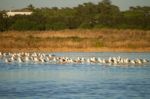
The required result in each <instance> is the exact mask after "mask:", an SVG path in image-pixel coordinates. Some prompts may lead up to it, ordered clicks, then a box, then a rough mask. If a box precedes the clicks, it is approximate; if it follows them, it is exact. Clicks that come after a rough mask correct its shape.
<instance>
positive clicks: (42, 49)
mask: <svg viewBox="0 0 150 99" xmlns="http://www.w3.org/2000/svg"><path fill="white" fill-rule="evenodd" d="M0 52H150V48H136V49H131V48H80V49H78V48H20V49H18V48H11V49H10V48H5V49H0Z"/></svg>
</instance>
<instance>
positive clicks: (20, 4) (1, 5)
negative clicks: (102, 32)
mask: <svg viewBox="0 0 150 99" xmlns="http://www.w3.org/2000/svg"><path fill="white" fill-rule="evenodd" d="M100 1H101V0H0V10H12V9H20V8H25V7H27V6H28V5H29V4H32V5H33V6H35V7H36V8H41V7H49V8H51V7H75V6H78V5H79V4H82V3H85V2H93V3H98V2H100ZM111 2H112V4H114V5H117V6H119V8H120V9H121V10H127V9H128V8H129V7H130V6H150V0H111Z"/></svg>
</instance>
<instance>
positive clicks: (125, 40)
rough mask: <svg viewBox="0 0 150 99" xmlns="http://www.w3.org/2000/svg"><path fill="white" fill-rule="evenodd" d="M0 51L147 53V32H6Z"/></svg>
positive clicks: (149, 43)
mask: <svg viewBox="0 0 150 99" xmlns="http://www.w3.org/2000/svg"><path fill="white" fill-rule="evenodd" d="M0 51H46V52H47V51H95V52H97V51H148V52H149V51H150V31H143V30H118V29H93V30H62V31H22V32H18V31H8V32H1V33H0Z"/></svg>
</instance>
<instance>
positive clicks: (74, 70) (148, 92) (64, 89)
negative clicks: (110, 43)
mask: <svg viewBox="0 0 150 99" xmlns="http://www.w3.org/2000/svg"><path fill="white" fill-rule="evenodd" d="M53 54H55V55H56V56H69V57H77V56H83V57H93V56H96V57H102V58H108V57H110V56H121V57H129V58H130V59H132V58H146V59H148V60H150V53H53ZM0 99H150V64H145V65H142V66H109V65H101V64H63V65H62V64H31V63H29V64H16V63H12V64H5V63H3V62H2V61H0Z"/></svg>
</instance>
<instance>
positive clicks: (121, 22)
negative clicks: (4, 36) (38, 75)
mask: <svg viewBox="0 0 150 99" xmlns="http://www.w3.org/2000/svg"><path fill="white" fill-rule="evenodd" d="M20 10H22V11H24V10H28V11H32V12H33V13H32V15H29V16H27V15H16V16H13V17H8V16H7V14H6V11H0V31H7V30H19V31H24V30H62V29H78V28H83V29H92V28H118V29H126V28H127V29H146V30H149V29H150V7H149V6H144V7H141V6H136V7H130V8H129V10H126V11H120V9H119V7H118V6H116V5H113V4H112V3H111V1H110V0H103V1H101V2H99V3H98V4H94V3H91V2H88V3H84V4H80V5H78V6H77V7H73V8H69V7H66V8H57V7H53V8H47V7H45V8H35V7H34V6H33V5H29V6H28V7H27V8H24V9H20Z"/></svg>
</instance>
